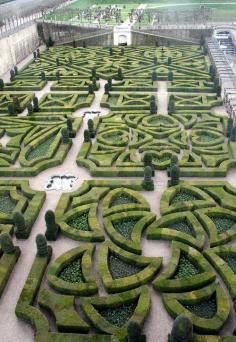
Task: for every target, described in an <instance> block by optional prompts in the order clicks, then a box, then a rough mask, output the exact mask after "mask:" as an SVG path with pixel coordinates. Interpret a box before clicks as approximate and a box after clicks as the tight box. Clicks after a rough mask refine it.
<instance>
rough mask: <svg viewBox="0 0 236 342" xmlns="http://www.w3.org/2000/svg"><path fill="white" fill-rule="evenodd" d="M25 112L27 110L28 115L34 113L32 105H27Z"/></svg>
mask: <svg viewBox="0 0 236 342" xmlns="http://www.w3.org/2000/svg"><path fill="white" fill-rule="evenodd" d="M27 110H28V115H31V114H32V113H33V111H34V109H33V106H32V103H29V104H28V106H27Z"/></svg>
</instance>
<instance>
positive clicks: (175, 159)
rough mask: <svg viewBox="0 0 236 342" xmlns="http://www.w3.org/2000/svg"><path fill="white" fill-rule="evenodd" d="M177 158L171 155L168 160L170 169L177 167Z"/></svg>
mask: <svg viewBox="0 0 236 342" xmlns="http://www.w3.org/2000/svg"><path fill="white" fill-rule="evenodd" d="M178 161H179V160H178V157H177V155H176V154H172V156H171V158H170V167H172V166H174V165H177V164H178Z"/></svg>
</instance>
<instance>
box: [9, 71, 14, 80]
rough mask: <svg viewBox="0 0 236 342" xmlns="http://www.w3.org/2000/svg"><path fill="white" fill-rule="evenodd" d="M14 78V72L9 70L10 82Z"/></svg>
mask: <svg viewBox="0 0 236 342" xmlns="http://www.w3.org/2000/svg"><path fill="white" fill-rule="evenodd" d="M14 78H15V71H14V70H13V69H11V70H10V81H13V80H14Z"/></svg>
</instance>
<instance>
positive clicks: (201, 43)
mask: <svg viewBox="0 0 236 342" xmlns="http://www.w3.org/2000/svg"><path fill="white" fill-rule="evenodd" d="M204 44H205V36H204V34H203V33H202V34H201V38H200V45H201V46H203V45H204Z"/></svg>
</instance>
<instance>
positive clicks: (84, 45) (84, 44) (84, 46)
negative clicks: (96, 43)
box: [83, 40, 86, 49]
mask: <svg viewBox="0 0 236 342" xmlns="http://www.w3.org/2000/svg"><path fill="white" fill-rule="evenodd" d="M83 48H84V49H85V48H86V42H85V40H83Z"/></svg>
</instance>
